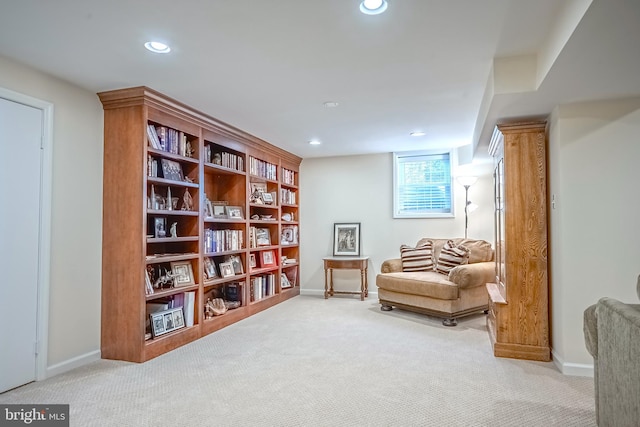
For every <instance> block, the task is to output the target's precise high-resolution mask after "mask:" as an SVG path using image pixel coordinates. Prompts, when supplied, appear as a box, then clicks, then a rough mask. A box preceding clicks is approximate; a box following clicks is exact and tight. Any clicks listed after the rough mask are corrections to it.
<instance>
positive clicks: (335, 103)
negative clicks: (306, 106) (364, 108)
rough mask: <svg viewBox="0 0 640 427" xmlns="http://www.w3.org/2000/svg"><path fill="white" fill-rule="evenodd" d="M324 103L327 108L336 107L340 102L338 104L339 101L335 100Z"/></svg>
mask: <svg viewBox="0 0 640 427" xmlns="http://www.w3.org/2000/svg"><path fill="white" fill-rule="evenodd" d="M322 105H324V106H325V107H326V108H335V107H337V106H338V105H340V104H338V103H337V102H334V101H327V102H325V103H324V104H322Z"/></svg>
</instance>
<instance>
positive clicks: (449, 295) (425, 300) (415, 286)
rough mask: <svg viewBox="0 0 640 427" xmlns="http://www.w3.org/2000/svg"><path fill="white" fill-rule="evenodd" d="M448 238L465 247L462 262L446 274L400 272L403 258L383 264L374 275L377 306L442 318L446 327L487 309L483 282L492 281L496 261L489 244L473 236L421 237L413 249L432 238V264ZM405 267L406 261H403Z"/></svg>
mask: <svg viewBox="0 0 640 427" xmlns="http://www.w3.org/2000/svg"><path fill="white" fill-rule="evenodd" d="M448 240H451V241H452V243H453V244H454V245H456V246H462V247H463V248H466V249H467V250H468V258H467V260H466V261H463V264H462V265H458V266H456V267H453V268H452V269H451V270H450V271H449V273H448V275H447V274H442V273H439V272H436V271H433V270H431V271H403V259H402V258H397V259H390V260H386V261H384V262H383V263H382V266H381V267H380V274H378V275H377V276H376V285H377V286H378V299H379V301H380V304H381V307H380V309H381V310H383V311H389V310H391V309H392V308H393V307H396V308H400V309H404V310H410V311H415V312H418V313H424V314H427V315H430V316H436V317H442V318H444V320H443V322H442V323H443V324H444V325H445V326H456V324H457V323H458V322H457V318H458V317H462V316H465V315H469V314H472V313H476V312H481V311H486V310H487V308H488V299H489V297H488V294H487V288H486V286H485V285H486V283H489V282H493V281H494V280H495V263H494V262H492V260H493V249H492V248H491V243H489V242H487V241H485V240H473V239H429V238H425V239H421V240H420V241H418V243H417V244H416V248H418V247H423V244H425V243H428V241H431V245H432V261H433V263H434V267H433V268H435V266H436V265H437V262H438V260H439V259H440V252H441V250H442V248H443V246H444V245H445V244H446V243H447V241H448ZM405 266H406V264H405Z"/></svg>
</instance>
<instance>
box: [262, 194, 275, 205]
mask: <svg viewBox="0 0 640 427" xmlns="http://www.w3.org/2000/svg"><path fill="white" fill-rule="evenodd" d="M262 201H263V202H264V204H265V205H272V204H273V194H272V193H266V192H265V193H262Z"/></svg>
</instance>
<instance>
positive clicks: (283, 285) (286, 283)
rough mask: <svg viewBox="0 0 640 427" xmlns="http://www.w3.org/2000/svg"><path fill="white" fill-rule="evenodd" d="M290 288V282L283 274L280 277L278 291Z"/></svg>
mask: <svg viewBox="0 0 640 427" xmlns="http://www.w3.org/2000/svg"><path fill="white" fill-rule="evenodd" d="M290 287H291V282H290V281H289V279H288V278H287V276H286V275H285V274H281V275H280V289H287V288H290Z"/></svg>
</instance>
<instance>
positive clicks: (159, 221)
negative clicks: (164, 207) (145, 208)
mask: <svg viewBox="0 0 640 427" xmlns="http://www.w3.org/2000/svg"><path fill="white" fill-rule="evenodd" d="M153 229H154V233H153V236H154V237H155V238H156V239H160V238H163V237H167V218H165V217H158V216H157V217H154V218H153Z"/></svg>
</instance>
